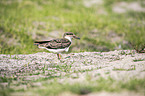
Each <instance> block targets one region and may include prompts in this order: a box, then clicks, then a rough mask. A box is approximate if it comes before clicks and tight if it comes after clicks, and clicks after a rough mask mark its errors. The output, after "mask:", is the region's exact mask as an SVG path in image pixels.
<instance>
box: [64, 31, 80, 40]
mask: <svg viewBox="0 0 145 96" xmlns="http://www.w3.org/2000/svg"><path fill="white" fill-rule="evenodd" d="M63 38H66V39H69V40H70V41H71V39H72V38H75V39H80V38H79V37H77V36H76V35H74V34H73V33H72V32H66V33H64V35H63Z"/></svg>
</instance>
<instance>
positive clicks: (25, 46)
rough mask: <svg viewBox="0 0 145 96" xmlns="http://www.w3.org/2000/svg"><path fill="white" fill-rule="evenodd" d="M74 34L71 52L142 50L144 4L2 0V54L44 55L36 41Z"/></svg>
mask: <svg viewBox="0 0 145 96" xmlns="http://www.w3.org/2000/svg"><path fill="white" fill-rule="evenodd" d="M64 32H73V33H74V34H76V35H77V36H79V37H80V38H81V40H80V41H76V40H73V44H72V46H71V48H70V52H83V51H90V52H91V51H111V50H120V49H134V48H135V49H136V50H140V49H142V48H143V47H144V45H145V1H144V0H42V1H40V0H0V53H1V54H29V53H36V52H41V51H46V52H47V50H44V49H38V48H37V46H34V45H33V42H34V41H35V40H49V39H52V38H61V37H62V35H63V33H64Z"/></svg>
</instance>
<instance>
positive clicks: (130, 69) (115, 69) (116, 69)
mask: <svg viewBox="0 0 145 96" xmlns="http://www.w3.org/2000/svg"><path fill="white" fill-rule="evenodd" d="M132 70H136V68H135V65H133V68H129V69H124V68H114V69H113V71H132Z"/></svg>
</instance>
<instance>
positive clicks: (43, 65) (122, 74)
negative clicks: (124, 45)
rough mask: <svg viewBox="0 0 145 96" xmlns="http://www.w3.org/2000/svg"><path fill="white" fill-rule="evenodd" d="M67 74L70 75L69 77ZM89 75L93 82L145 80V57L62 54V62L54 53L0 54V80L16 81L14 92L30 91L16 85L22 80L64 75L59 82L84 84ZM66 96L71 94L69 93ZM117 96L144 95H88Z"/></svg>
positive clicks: (113, 53) (123, 53) (119, 53)
mask: <svg viewBox="0 0 145 96" xmlns="http://www.w3.org/2000/svg"><path fill="white" fill-rule="evenodd" d="M60 69H61V70H60ZM48 74H51V75H48ZM66 75H69V77H67V76H66ZM86 75H90V76H91V78H92V80H97V79H98V78H100V77H103V78H107V77H111V78H113V79H115V80H121V81H123V82H126V81H128V80H130V79H131V78H137V79H142V78H145V54H144V53H143V54H138V53H136V52H135V51H134V50H120V51H110V52H102V53H101V52H82V53H70V54H62V60H61V61H60V60H58V59H57V56H56V54H53V53H36V54H28V55H22V54H19V55H5V54H0V77H6V78H16V80H14V81H13V82H12V84H11V86H10V87H11V88H14V89H20V88H24V89H26V90H27V87H28V85H23V86H22V85H21V86H16V85H18V83H20V82H22V81H21V80H23V82H29V81H31V80H34V81H35V80H37V79H40V78H47V77H50V76H51V77H52V76H56V77H57V76H58V77H59V76H62V77H65V78H58V79H59V80H58V81H59V82H60V83H63V82H64V81H65V82H68V83H69V82H71V84H72V83H73V82H83V81H85V77H86ZM74 78H75V79H74ZM49 81H51V82H53V79H50V80H48V82H49ZM33 84H34V85H35V86H42V84H41V82H37V83H33ZM0 85H1V86H3V87H6V86H8V83H7V82H2V83H0ZM0 89H1V88H0ZM66 94H67V95H68V94H69V93H66ZM117 94H118V96H129V95H128V94H133V95H132V96H143V94H138V93H135V94H134V93H128V92H123V93H106V92H101V93H93V94H92V93H91V94H88V95H87V96H96V95H97V96H116V95H117ZM120 94H122V95H120ZM63 95H65V94H63ZM63 95H62V96H63ZM67 95H66V96H67ZM69 95H70V94H69ZM70 96H71V95H70ZM72 96H76V95H72Z"/></svg>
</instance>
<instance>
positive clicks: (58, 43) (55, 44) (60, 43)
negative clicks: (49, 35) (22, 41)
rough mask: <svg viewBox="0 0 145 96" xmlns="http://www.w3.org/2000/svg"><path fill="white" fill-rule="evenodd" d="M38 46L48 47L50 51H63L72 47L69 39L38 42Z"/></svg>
mask: <svg viewBox="0 0 145 96" xmlns="http://www.w3.org/2000/svg"><path fill="white" fill-rule="evenodd" d="M35 43H36V44H38V45H39V46H41V47H46V48H48V49H63V48H66V47H69V46H70V45H71V42H70V41H69V40H68V39H65V38H64V39H53V40H49V41H36V42H35Z"/></svg>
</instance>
